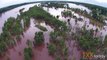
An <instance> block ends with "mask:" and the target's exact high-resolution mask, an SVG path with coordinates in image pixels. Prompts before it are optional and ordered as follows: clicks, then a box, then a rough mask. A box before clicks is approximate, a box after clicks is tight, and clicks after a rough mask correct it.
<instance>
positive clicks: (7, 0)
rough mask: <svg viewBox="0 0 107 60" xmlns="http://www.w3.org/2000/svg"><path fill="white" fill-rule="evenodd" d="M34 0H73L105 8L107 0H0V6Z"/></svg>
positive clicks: (32, 0)
mask: <svg viewBox="0 0 107 60" xmlns="http://www.w3.org/2000/svg"><path fill="white" fill-rule="evenodd" d="M34 1H75V2H83V3H90V4H95V5H100V6H103V7H106V8H107V0H0V8H2V7H6V6H10V5H14V4H19V3H24V2H34Z"/></svg>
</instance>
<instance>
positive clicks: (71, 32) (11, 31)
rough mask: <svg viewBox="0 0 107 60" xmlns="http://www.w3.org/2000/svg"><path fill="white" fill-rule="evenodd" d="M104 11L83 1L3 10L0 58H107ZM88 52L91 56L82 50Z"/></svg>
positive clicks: (106, 17) (104, 59)
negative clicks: (85, 4)
mask: <svg viewBox="0 0 107 60" xmlns="http://www.w3.org/2000/svg"><path fill="white" fill-rule="evenodd" d="M99 11H100V13H99ZM103 11H105V10H104V9H102V8H98V9H97V7H96V8H95V9H93V8H92V7H88V6H86V7H85V6H84V4H83V5H82V4H81V5H77V4H74V3H65V2H62V3H56V2H55V3H53V2H45V3H43V2H42V3H33V4H28V5H24V6H20V7H17V8H14V9H12V10H10V11H7V12H4V13H2V14H1V16H0V60H99V59H101V60H106V59H107V57H106V55H107V23H106V19H107V14H106V13H103ZM105 12H106V11H105ZM89 52H91V53H92V55H91V56H87V55H86V54H85V53H89ZM85 55H86V56H85ZM94 55H102V57H101V56H100V57H98V58H95V57H93V56H94Z"/></svg>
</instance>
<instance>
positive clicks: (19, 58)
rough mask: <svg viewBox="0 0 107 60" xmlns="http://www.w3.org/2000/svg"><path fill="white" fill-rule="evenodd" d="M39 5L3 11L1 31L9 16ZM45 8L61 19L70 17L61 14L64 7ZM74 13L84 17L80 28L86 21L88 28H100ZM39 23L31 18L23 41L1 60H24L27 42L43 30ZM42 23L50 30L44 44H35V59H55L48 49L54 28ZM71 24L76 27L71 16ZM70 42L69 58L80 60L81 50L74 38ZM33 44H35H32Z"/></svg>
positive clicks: (68, 43)
mask: <svg viewBox="0 0 107 60" xmlns="http://www.w3.org/2000/svg"><path fill="white" fill-rule="evenodd" d="M34 5H37V4H28V5H24V6H21V7H18V8H15V9H12V10H10V11H7V12H5V13H3V14H2V15H1V17H0V33H1V32H2V27H3V25H4V22H5V21H6V20H7V19H8V18H9V17H15V18H16V17H17V14H19V15H20V13H19V10H20V9H22V8H25V9H24V11H27V10H28V9H29V8H30V7H32V6H34ZM43 9H44V10H46V11H47V12H49V13H50V14H51V15H53V16H57V15H59V16H60V17H59V19H60V20H61V21H64V22H67V19H69V17H67V18H64V17H62V16H61V11H63V10H65V9H64V8H58V9H55V8H49V9H48V8H46V7H43ZM72 13H73V14H74V15H75V16H77V17H78V18H79V17H81V18H83V21H78V22H77V23H78V24H79V25H78V26H79V27H80V28H82V27H83V26H84V24H85V22H86V23H87V25H89V27H88V28H87V29H89V30H90V29H96V28H98V27H97V26H94V25H92V24H90V20H89V19H88V18H86V17H83V16H80V15H78V14H76V13H74V12H73V11H72ZM36 24H38V22H37V21H35V20H34V19H32V18H31V20H30V27H29V28H28V29H27V30H26V31H25V32H24V36H21V38H22V39H21V41H20V42H17V44H16V46H15V47H14V48H11V49H8V51H7V52H6V55H5V56H4V57H2V58H0V60H7V59H10V60H24V55H23V50H24V48H26V47H27V45H26V42H27V40H30V41H33V40H34V36H35V32H38V31H41V30H40V29H38V28H37V27H35V25H36ZM39 24H40V25H42V26H44V27H46V28H47V29H48V31H45V32H44V44H43V45H41V46H39V47H34V46H33V58H32V59H33V60H54V58H53V57H52V56H50V55H49V53H48V49H47V43H49V33H50V32H51V31H53V29H52V28H51V27H50V26H49V25H47V24H45V22H41V23H39ZM70 24H71V26H72V27H73V28H75V19H74V18H71V19H70ZM104 27H105V30H103V29H99V30H100V31H102V34H103V36H105V35H107V34H105V32H107V26H104ZM69 41H70V42H66V44H67V46H68V51H69V59H74V58H75V59H76V60H80V57H81V56H80V51H79V50H78V47H77V46H75V43H76V42H75V41H74V40H71V39H70V40H69ZM32 45H33V44H32Z"/></svg>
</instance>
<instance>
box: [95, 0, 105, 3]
mask: <svg viewBox="0 0 107 60" xmlns="http://www.w3.org/2000/svg"><path fill="white" fill-rule="evenodd" d="M95 1H96V2H99V3H107V0H95Z"/></svg>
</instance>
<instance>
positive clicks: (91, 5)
mask: <svg viewBox="0 0 107 60" xmlns="http://www.w3.org/2000/svg"><path fill="white" fill-rule="evenodd" d="M47 2H60V3H61V2H62V3H74V4H77V5H83V6H85V7H88V8H89V9H90V10H94V9H98V10H100V11H101V14H104V15H107V14H106V12H107V8H105V7H102V6H98V5H93V4H88V3H80V2H71V1H37V2H28V3H22V4H16V5H11V6H7V7H3V8H0V14H1V13H3V12H6V11H8V10H11V9H14V8H16V7H19V6H22V5H27V4H32V3H47Z"/></svg>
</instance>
